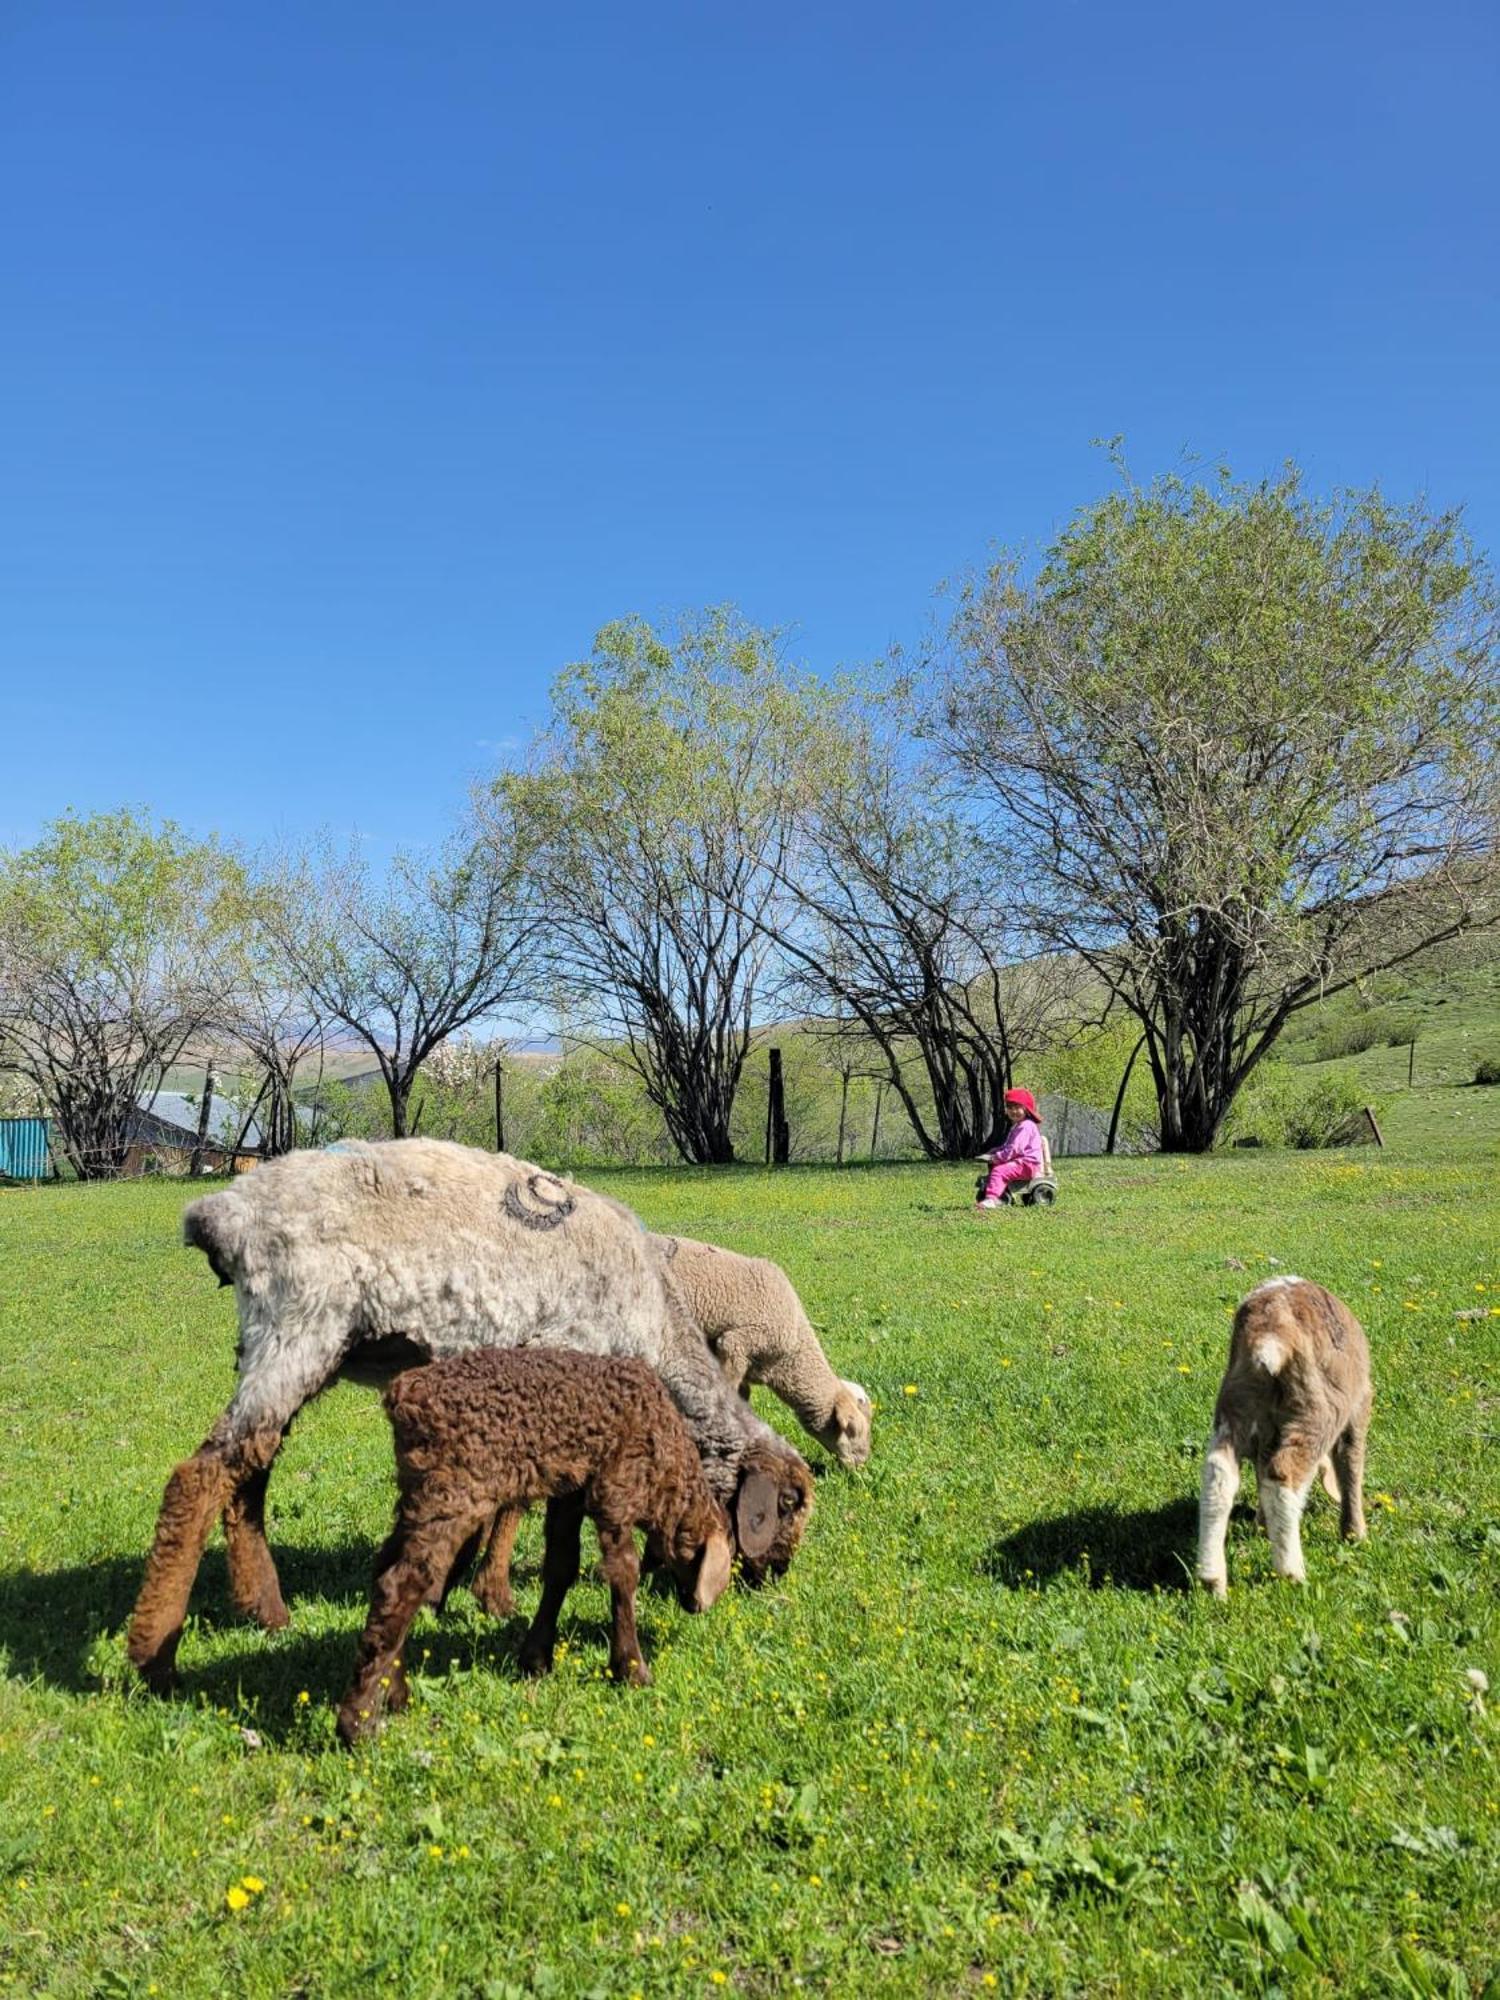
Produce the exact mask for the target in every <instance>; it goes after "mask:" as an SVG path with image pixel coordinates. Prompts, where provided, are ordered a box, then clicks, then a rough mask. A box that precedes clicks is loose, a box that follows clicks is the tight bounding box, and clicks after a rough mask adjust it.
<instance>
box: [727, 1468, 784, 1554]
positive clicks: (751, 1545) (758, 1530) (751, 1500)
mask: <svg viewBox="0 0 1500 2000" xmlns="http://www.w3.org/2000/svg"><path fill="white" fill-rule="evenodd" d="M776 1525H777V1523H776V1482H775V1480H774V1479H771V1478H770V1477H769V1476H768V1475H767V1474H766V1473H764V1472H751V1473H747V1474H746V1476H745V1478H744V1479H743V1480H742V1481H741V1483H740V1490H739V1492H738V1493H736V1494H735V1496H734V1534H735V1540H736V1541H737V1542H738V1543H739V1545H740V1553H741V1554H742V1555H747V1556H750V1557H751V1558H752V1559H753V1558H754V1557H757V1556H763V1555H764V1554H765V1553H766V1551H767V1550H768V1549H769V1548H770V1546H771V1544H772V1542H774V1541H775V1539H776Z"/></svg>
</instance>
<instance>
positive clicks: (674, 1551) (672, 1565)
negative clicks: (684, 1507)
mask: <svg viewBox="0 0 1500 2000" xmlns="http://www.w3.org/2000/svg"><path fill="white" fill-rule="evenodd" d="M646 1560H647V1565H648V1567H652V1568H654V1567H656V1565H657V1564H665V1566H666V1568H667V1569H669V1570H670V1571H671V1573H672V1580H673V1582H674V1583H675V1584H676V1585H677V1599H678V1602H679V1603H680V1604H681V1606H682V1608H683V1610H684V1611H707V1610H709V1609H710V1608H711V1607H712V1606H713V1605H714V1604H716V1603H717V1602H718V1600H719V1598H720V1597H721V1596H722V1594H723V1591H724V1586H725V1585H726V1584H727V1583H728V1581H729V1572H730V1569H731V1568H732V1566H733V1563H734V1545H733V1543H732V1542H731V1541H730V1538H729V1520H728V1517H727V1515H726V1514H725V1512H724V1509H723V1508H722V1507H721V1506H720V1505H719V1503H718V1501H717V1500H710V1501H709V1502H708V1504H707V1506H706V1507H701V1506H700V1507H698V1508H696V1509H694V1508H691V1507H690V1508H689V1509H688V1511H687V1512H686V1513H684V1514H683V1516H682V1518H681V1519H680V1520H679V1521H678V1523H677V1525H676V1527H675V1528H674V1529H673V1530H672V1532H671V1533H670V1534H669V1535H648V1537H647V1539H646Z"/></svg>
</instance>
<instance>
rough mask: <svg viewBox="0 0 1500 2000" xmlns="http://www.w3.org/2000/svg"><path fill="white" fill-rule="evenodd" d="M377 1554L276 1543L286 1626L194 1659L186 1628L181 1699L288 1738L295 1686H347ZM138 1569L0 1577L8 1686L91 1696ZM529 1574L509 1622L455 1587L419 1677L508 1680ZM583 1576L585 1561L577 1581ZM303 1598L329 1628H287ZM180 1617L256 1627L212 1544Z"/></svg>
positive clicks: (299, 1707)
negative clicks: (332, 1621)
mask: <svg viewBox="0 0 1500 2000" xmlns="http://www.w3.org/2000/svg"><path fill="white" fill-rule="evenodd" d="M376 1547H377V1544H376V1543H375V1542H374V1541H369V1542H365V1541H350V1542H343V1543H339V1544H335V1545H333V1546H330V1547H326V1548H303V1547H278V1548H277V1549H276V1562H277V1568H278V1571H279V1573H280V1576H281V1582H282V1587H283V1590H284V1592H285V1594H286V1599H287V1603H288V1606H289V1608H290V1610H291V1615H292V1623H291V1626H290V1628H289V1629H288V1630H287V1631H285V1632H282V1633H277V1634H275V1635H273V1636H272V1637H271V1638H270V1639H269V1640H263V1639H257V1642H256V1644H255V1645H254V1646H251V1647H247V1648H246V1649H245V1650H244V1651H243V1652H238V1651H237V1652H236V1653H234V1654H232V1655H230V1656H228V1657H220V1658H217V1659H211V1660H203V1661H201V1663H199V1662H195V1660H194V1657H193V1653H194V1648H193V1643H192V1635H191V1632H190V1633H189V1635H188V1637H187V1638H186V1639H185V1640H184V1643H183V1648H182V1654H181V1657H180V1660H179V1666H180V1670H181V1683H180V1688H179V1695H180V1697H181V1698H183V1699H185V1700H187V1701H195V1700H204V1701H208V1702H210V1703H211V1704H213V1705H214V1706H216V1707H219V1706H223V1707H226V1708H229V1709H231V1710H232V1711H241V1710H244V1709H246V1708H249V1709H252V1710H253V1711H254V1713H255V1722H256V1727H257V1729H258V1730H260V1732H261V1733H262V1734H263V1735H264V1736H266V1737H267V1738H268V1739H269V1740H272V1741H275V1740H279V1739H280V1738H282V1737H283V1736H285V1735H287V1734H288V1733H290V1731H291V1730H292V1728H293V1726H294V1724H297V1725H298V1726H300V1715H299V1712H300V1711H303V1710H304V1709H305V1704H304V1703H303V1702H302V1701H301V1699H300V1696H301V1694H302V1692H303V1691H304V1690H306V1691H307V1692H308V1693H309V1694H310V1697H311V1699H312V1701H313V1702H315V1703H331V1702H334V1701H336V1700H337V1699H338V1697H339V1696H340V1695H341V1694H342V1693H343V1691H344V1689H345V1687H346V1686H347V1685H348V1681H349V1675H350V1672H351V1669H352V1667H353V1663H354V1652H355V1647H356V1645H357V1644H358V1641H359V1635H360V1632H361V1630H362V1628H363V1626H364V1621H365V1613H366V1611H367V1609H368V1606H369V1592H370V1582H371V1578H372V1577H373V1574H374V1568H375V1553H376ZM144 1566H145V1565H144V1559H143V1558H140V1557H124V1556H113V1557H109V1558H106V1559H105V1560H103V1561H101V1562H97V1563H80V1564H77V1565H74V1566H72V1567H69V1568H64V1569H55V1570H37V1569H29V1568H26V1569H16V1570H8V1571H3V1572H0V1656H3V1657H4V1659H5V1662H6V1671H7V1672H8V1673H9V1674H10V1675H12V1676H13V1677H15V1678H17V1679H21V1680H40V1681H42V1682H43V1683H45V1684H46V1685H47V1686H48V1687H51V1688H54V1689H56V1690H58V1691H59V1692H61V1693H64V1694H72V1695H89V1696H97V1695H98V1694H99V1693H100V1691H101V1690H100V1679H99V1673H98V1671H97V1669H96V1667H95V1666H94V1664H93V1659H94V1653H95V1648H96V1646H97V1645H98V1642H99V1640H100V1639H101V1638H104V1637H106V1636H107V1635H109V1634H111V1633H116V1632H119V1631H120V1630H121V1629H122V1628H123V1627H124V1625H125V1624H126V1622H127V1620H128V1619H129V1617H130V1613H131V1610H132V1607H133V1606H134V1603H135V1599H136V1593H137V1592H138V1591H139V1589H140V1585H141V1576H142V1573H143V1570H144ZM537 1567H538V1566H537V1564H536V1563H535V1562H533V1561H529V1560H527V1559H526V1558H524V1557H518V1559H517V1561H516V1563H515V1565H514V1568H513V1572H512V1574H513V1580H514V1582H515V1583H516V1585H517V1586H518V1589H519V1591H520V1592H521V1593H522V1594H523V1597H524V1600H525V1601H523V1603H522V1604H520V1605H518V1607H517V1614H516V1616H515V1617H513V1618H509V1619H504V1620H496V1619H491V1618H488V1617H486V1616H485V1614H484V1613H483V1612H482V1611H480V1609H479V1607H478V1606H477V1605H476V1604H475V1603H474V1601H473V1599H472V1598H471V1597H470V1596H469V1595H468V1593H467V1591H466V1590H465V1589H464V1588H463V1587H462V1586H459V1587H458V1588H457V1589H456V1590H455V1591H454V1593H453V1595H452V1597H451V1598H450V1599H449V1602H448V1604H447V1605H446V1606H445V1607H444V1609H443V1610H442V1611H441V1612H439V1613H438V1614H437V1623H436V1626H435V1627H434V1625H433V1624H431V1623H428V1624H426V1625H424V1627H423V1629H422V1632H421V1637H420V1647H421V1654H422V1658H421V1663H420V1672H421V1673H422V1675H423V1676H424V1677H428V1678H431V1679H434V1680H437V1679H441V1678H443V1677H445V1676H447V1675H448V1674H449V1673H450V1672H452V1671H457V1672H463V1671H466V1670H468V1669H470V1668H473V1667H481V1666H482V1667H483V1668H485V1669H486V1670H488V1671H490V1672H494V1673H498V1674H500V1675H501V1676H503V1677H504V1678H507V1679H517V1678H519V1667H518V1666H517V1663H516V1655H517V1653H518V1652H519V1649H520V1644H521V1640H522V1638H523V1637H524V1635H525V1632H526V1629H527V1626H528V1624H529V1623H530V1617H531V1610H532V1605H531V1603H530V1598H531V1596H532V1591H531V1587H530V1586H531V1585H532V1583H533V1581H534V1578H535V1575H536V1571H537ZM590 1574H591V1570H590V1566H589V1565H588V1564H587V1562H586V1563H585V1567H584V1575H585V1576H586V1577H587V1576H589V1575H590ZM313 1600H321V1601H322V1603H323V1604H324V1605H325V1606H328V1605H332V1606H336V1607H338V1608H339V1612H340V1618H339V1629H337V1630H336V1631H323V1632H318V1633H306V1634H301V1633H299V1632H298V1629H297V1628H298V1609H299V1606H300V1605H302V1604H306V1603H309V1602H310V1601H313ZM189 1615H190V1617H191V1618H192V1619H193V1620H195V1621H196V1622H197V1623H198V1624H199V1625H200V1627H202V1628H205V1629H212V1630H215V1631H220V1630H225V1629H231V1628H232V1629H234V1630H238V1631H242V1632H245V1633H247V1634H248V1633H250V1632H252V1631H253V1630H254V1629H255V1628H254V1627H253V1626H252V1625H250V1624H248V1623H247V1622H246V1621H245V1620H244V1618H243V1617H242V1616H241V1614H240V1613H239V1612H238V1611H236V1609H235V1608H234V1604H233V1601H232V1599H231V1597H230V1591H229V1568H228V1564H227V1562H226V1560H225V1556H224V1552H223V1550H222V1548H215V1549H210V1550H208V1551H207V1552H206V1553H205V1555H204V1558H203V1563H202V1566H201V1568H200V1569H199V1571H198V1576H197V1580H196V1582H195V1584H194V1587H193V1598H192V1605H191V1609H190V1614H189ZM558 1631H559V1637H560V1638H562V1639H564V1640H566V1641H567V1643H568V1644H569V1645H570V1646H573V1647H577V1648H579V1649H593V1648H598V1649H599V1651H600V1652H601V1654H602V1653H603V1652H604V1650H605V1649H606V1648H607V1645H608V1641H609V1632H610V1625H609V1620H608V1619H607V1618H604V1617H598V1616H590V1615H588V1614H582V1615H574V1616H570V1615H568V1614H567V1613H565V1614H564V1616H563V1618H562V1620H561V1622H560V1625H559V1628H558ZM648 1643H649V1641H648ZM413 1664H416V1663H415V1662H414V1663H413ZM132 1685H133V1683H132Z"/></svg>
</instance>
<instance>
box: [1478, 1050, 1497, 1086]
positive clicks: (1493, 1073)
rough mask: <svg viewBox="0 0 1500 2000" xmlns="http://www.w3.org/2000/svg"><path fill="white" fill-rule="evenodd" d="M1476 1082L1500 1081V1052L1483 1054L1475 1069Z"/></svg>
mask: <svg viewBox="0 0 1500 2000" xmlns="http://www.w3.org/2000/svg"><path fill="white" fill-rule="evenodd" d="M1474 1081H1475V1082H1476V1083H1500V1053H1497V1054H1494V1055H1488V1056H1481V1057H1480V1058H1479V1062H1478V1064H1477V1066H1476V1067H1475V1070H1474Z"/></svg>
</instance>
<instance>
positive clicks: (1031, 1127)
mask: <svg viewBox="0 0 1500 2000" xmlns="http://www.w3.org/2000/svg"><path fill="white" fill-rule="evenodd" d="M985 1157H986V1158H987V1159H988V1161H989V1162H990V1185H991V1187H993V1186H994V1185H995V1184H996V1183H997V1182H998V1183H1000V1184H1001V1185H1002V1186H1003V1185H1004V1183H1005V1182H1007V1181H1031V1180H1035V1179H1036V1177H1037V1175H1038V1174H1039V1173H1040V1172H1041V1171H1042V1132H1041V1127H1040V1126H1039V1125H1038V1124H1037V1122H1036V1120H1035V1119H1034V1118H1023V1119H1022V1120H1021V1122H1020V1124H1019V1125H1013V1126H1012V1127H1011V1129H1010V1130H1009V1131H1008V1132H1007V1133H1006V1135H1005V1140H1004V1143H1003V1144H1002V1145H999V1146H997V1147H996V1148H995V1150H994V1152H992V1153H987V1154H986V1155H985Z"/></svg>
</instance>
